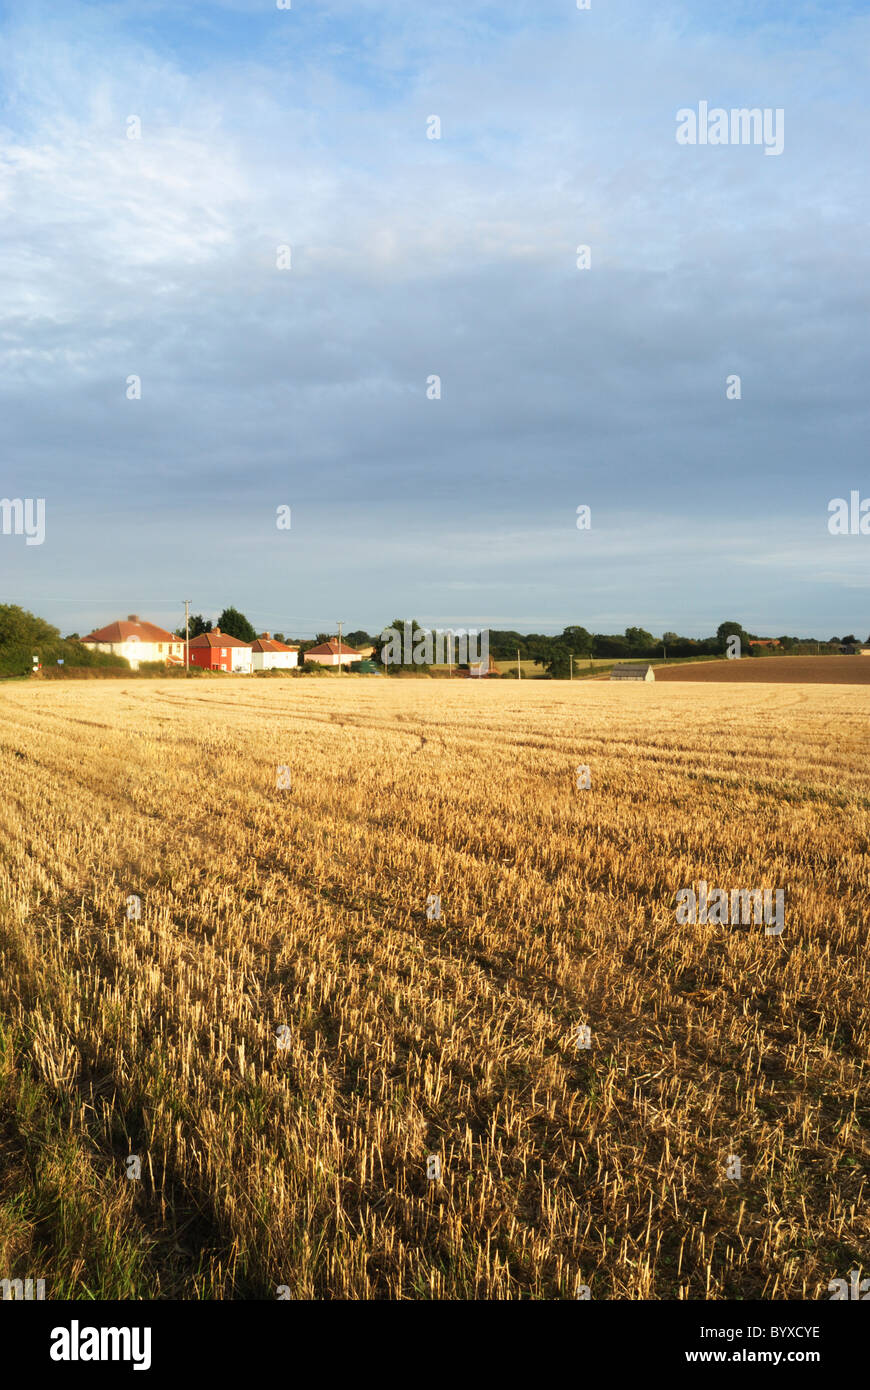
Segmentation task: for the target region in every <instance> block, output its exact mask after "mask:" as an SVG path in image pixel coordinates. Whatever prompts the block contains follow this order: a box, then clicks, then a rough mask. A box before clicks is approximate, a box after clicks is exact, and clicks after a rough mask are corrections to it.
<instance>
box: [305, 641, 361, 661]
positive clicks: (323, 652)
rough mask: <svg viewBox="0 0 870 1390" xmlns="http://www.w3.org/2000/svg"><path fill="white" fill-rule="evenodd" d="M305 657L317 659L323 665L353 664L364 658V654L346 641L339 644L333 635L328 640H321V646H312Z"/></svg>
mask: <svg viewBox="0 0 870 1390" xmlns="http://www.w3.org/2000/svg"><path fill="white" fill-rule="evenodd" d="M304 659H305V660H306V661H316V662H318V663H319V664H320V665H321V666H352V665H353V663H354V662H355V661H361V660H362V655H361V654H360V652H358V651H357V650H356V649H355V648H354V647H349V646H348V645H347V643H346V642H342V643H341V645H340V646H339V643H338V642H337V641H336V640H335V638H332V637H331V638H330V639H329V641H328V642H321V643H320V646H319V647H310V648H309V650H308V651H307V652H306V653H305V658H304Z"/></svg>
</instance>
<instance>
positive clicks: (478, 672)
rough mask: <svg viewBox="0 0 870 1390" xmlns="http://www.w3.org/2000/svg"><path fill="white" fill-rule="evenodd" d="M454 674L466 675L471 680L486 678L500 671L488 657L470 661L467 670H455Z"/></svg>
mask: <svg viewBox="0 0 870 1390" xmlns="http://www.w3.org/2000/svg"><path fill="white" fill-rule="evenodd" d="M456 675H457V676H466V677H468V678H470V679H471V680H486V678H487V677H488V676H500V675H501V671H500V670H499V669H498V667H497V666H496V664H495V662H494V661H493V659H492V657H490V658H489V660H488V661H472V662H470V663H469V666H468V669H467V670H465V669H462V670H457V671H456Z"/></svg>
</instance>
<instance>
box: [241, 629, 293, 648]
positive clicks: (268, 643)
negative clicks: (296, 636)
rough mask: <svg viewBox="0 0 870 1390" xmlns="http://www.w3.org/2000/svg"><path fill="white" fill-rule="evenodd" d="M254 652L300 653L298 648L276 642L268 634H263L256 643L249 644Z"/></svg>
mask: <svg viewBox="0 0 870 1390" xmlns="http://www.w3.org/2000/svg"><path fill="white" fill-rule="evenodd" d="M247 645H248V646H249V647H250V648H251V651H252V652H298V650H299V648H298V647H288V646H287V645H286V643H284V642H276V640H275V638H274V637H270V636H269V634H268V632H262V633H261V634H260V636H259V637H258V638H257V640H256V641H255V642H248V644H247Z"/></svg>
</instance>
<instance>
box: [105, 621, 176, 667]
mask: <svg viewBox="0 0 870 1390" xmlns="http://www.w3.org/2000/svg"><path fill="white" fill-rule="evenodd" d="M82 646H83V647H89V648H90V649H91V651H95V652H108V653H110V654H111V655H113V656H123V657H125V658H126V659H127V661H129V663H130V667H131V669H132V670H134V671H138V669H139V662H140V661H165V662H166V664H167V666H178V665H182V664H183V662H184V643H183V641H182V640H181V638H180V637H176V636H175V634H174V633H173V632H167V631H166V629H165V628H162V627H157V626H156V625H155V624H154V623H143V622H140V621H139V618H138V617H137V616H136V614H135V613H131V614H130V616H129V617H128V618H126V619H125V620H123V621H121V622H117V623H109V625H108V627H101V628H98V630H97V631H96V632H91V633H89V634H88V636H87V637H83V638H82Z"/></svg>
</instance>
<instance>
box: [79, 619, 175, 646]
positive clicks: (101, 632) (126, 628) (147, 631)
mask: <svg viewBox="0 0 870 1390" xmlns="http://www.w3.org/2000/svg"><path fill="white" fill-rule="evenodd" d="M131 637H136V638H138V640H139V641H140V642H179V641H181V638H179V637H176V635H175V633H174V632H167V631H166V629H165V628H162V627H157V625H156V624H155V623H140V622H139V620H138V619H136V620H135V621H131V619H129V618H126V619H124V620H123V621H122V622H118V623H109V625H108V627H101V628H98V629H97V631H96V632H89V633H88V635H87V637H83V638H82V641H83V642H126V641H128V640H129V639H130V638H131Z"/></svg>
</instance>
